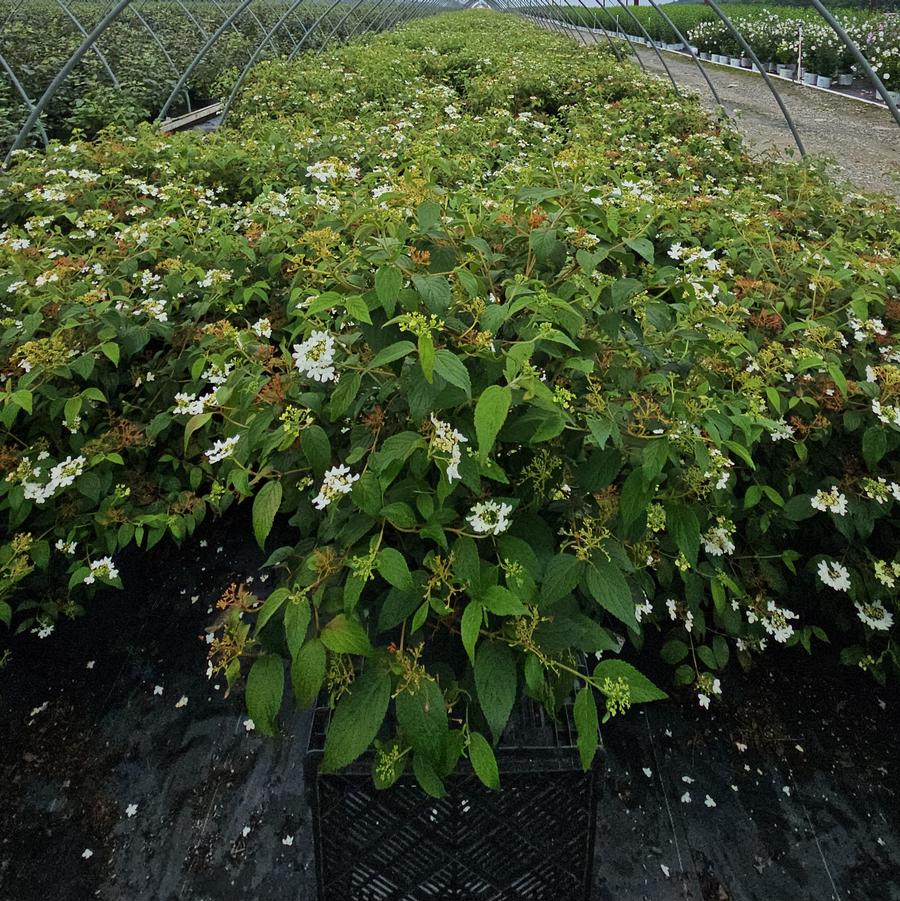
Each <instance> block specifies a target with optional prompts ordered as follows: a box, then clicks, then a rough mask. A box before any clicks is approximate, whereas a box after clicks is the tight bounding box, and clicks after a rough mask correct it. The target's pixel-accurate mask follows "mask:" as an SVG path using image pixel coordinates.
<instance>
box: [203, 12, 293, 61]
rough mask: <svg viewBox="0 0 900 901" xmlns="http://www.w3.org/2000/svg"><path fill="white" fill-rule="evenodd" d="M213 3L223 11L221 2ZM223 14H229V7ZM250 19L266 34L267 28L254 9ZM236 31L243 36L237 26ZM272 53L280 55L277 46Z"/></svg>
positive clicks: (273, 46)
mask: <svg viewBox="0 0 900 901" xmlns="http://www.w3.org/2000/svg"><path fill="white" fill-rule="evenodd" d="M212 2H213V3H214V4H215V6H216V7H217V8H218V9H219V10H222V4H221V3H219V0H212ZM222 12H227V7H226V8H225V9H224V10H222ZM250 18H251V19H253V21H254V22H256V24H257V25H258V26H259V30H260V31H261V32H263V33H265V31H266V28H265V26H264V25H263V23H262V22H261V21H260V20H259V16H258V15H256V10H254V9H251V10H250ZM234 30H235V31H236V32H237V33H238V34H241V32H240V29H239V28H238V27H237V25H235V26H234ZM241 36H242V37H243V35H241ZM272 52H273V53H278V51H277V50H276V49H275V45H274V44H273V45H272Z"/></svg>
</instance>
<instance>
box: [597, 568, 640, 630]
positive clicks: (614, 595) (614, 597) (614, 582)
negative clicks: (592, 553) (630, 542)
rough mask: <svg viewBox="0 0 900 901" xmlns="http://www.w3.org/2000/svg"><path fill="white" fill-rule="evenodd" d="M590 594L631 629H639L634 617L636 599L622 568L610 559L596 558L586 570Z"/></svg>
mask: <svg viewBox="0 0 900 901" xmlns="http://www.w3.org/2000/svg"><path fill="white" fill-rule="evenodd" d="M584 580H585V585H586V587H587V590H588V594H590V596H591V597H592V598H593V599H594V600H595V601H596V602H597V603H598V604H599V605H600V606H601V607H603V609H604V610H607V611H609V612H610V613H611V614H612V615H613V616H614V617H615V618H616V619H618V620H621V621H622V622H623V623H625V625H626V626H628V628H629V629H637V627H638V626H637V620H636V619H635V618H634V600H633V599H632V597H631V589H630V588H629V587H628V582H626V581H625V576H624V575H623V574H622V570H620V569H619V567H618V566H616V565H615V564H614V563H611V562H610V561H608V560H602V559H594V560H592V561H591V562H590V563H589V564H588V566H587V569H586V570H585V576H584Z"/></svg>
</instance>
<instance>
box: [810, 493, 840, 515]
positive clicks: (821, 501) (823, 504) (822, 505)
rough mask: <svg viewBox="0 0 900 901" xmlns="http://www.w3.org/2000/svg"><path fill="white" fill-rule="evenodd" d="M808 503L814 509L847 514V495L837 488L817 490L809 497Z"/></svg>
mask: <svg viewBox="0 0 900 901" xmlns="http://www.w3.org/2000/svg"><path fill="white" fill-rule="evenodd" d="M809 503H810V506H812V508H813V509H814V510H822V511H828V512H830V513H834V514H836V515H837V516H846V515H847V497H846V496H845V495H844V494H842V493H841V492H840V491H838V490H837V488H832V489H831V490H830V491H821V490H819V491H817V492H816V493H815V495H814V496H813V497H812V498H810V501H809Z"/></svg>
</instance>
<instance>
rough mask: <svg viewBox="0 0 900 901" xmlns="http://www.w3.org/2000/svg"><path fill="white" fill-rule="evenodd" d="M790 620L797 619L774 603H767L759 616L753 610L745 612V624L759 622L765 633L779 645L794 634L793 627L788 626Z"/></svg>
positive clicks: (784, 608) (790, 611)
mask: <svg viewBox="0 0 900 901" xmlns="http://www.w3.org/2000/svg"><path fill="white" fill-rule="evenodd" d="M792 619H797V614H796V613H794V611H793V610H788V609H787V607H779V606H778V605H777V604H776V603H775V601H769V602H768V604H766V612H765V613H763V614H761V615H760V616H757V615H756V613H755V612H754V611H753V610H749V611H747V622H748V623H755V622H757V621H759V623H760V624H761V625H762V627H763V628H764V629H765V630H766V632H767V633H768V634H769V635H771V636H772V638H774V639H775V641H777V642H779V643H780V644H784V643H785V642H786V641H787V640H788V639H789V638H790V637H791V636H792V635H793V634H794V627H793V626H792V625H791V624H790V620H792Z"/></svg>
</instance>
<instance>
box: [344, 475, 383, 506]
mask: <svg viewBox="0 0 900 901" xmlns="http://www.w3.org/2000/svg"><path fill="white" fill-rule="evenodd" d="M350 498H351V499H352V501H353V503H354V504H356V506H357V507H359V509H360V510H362V512H363V513H368V514H369V516H377V515H378V512H379V511H380V510H381V506H382V505H381V484H380V483H379V481H378V477H377V476H375V475H373V474H372V473H371V472H364V473H363V474H362V475H361V476H360V477H359V478H358V479H357V480H356V481H355V482H354V483H353V487H352V488H351V489H350Z"/></svg>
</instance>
